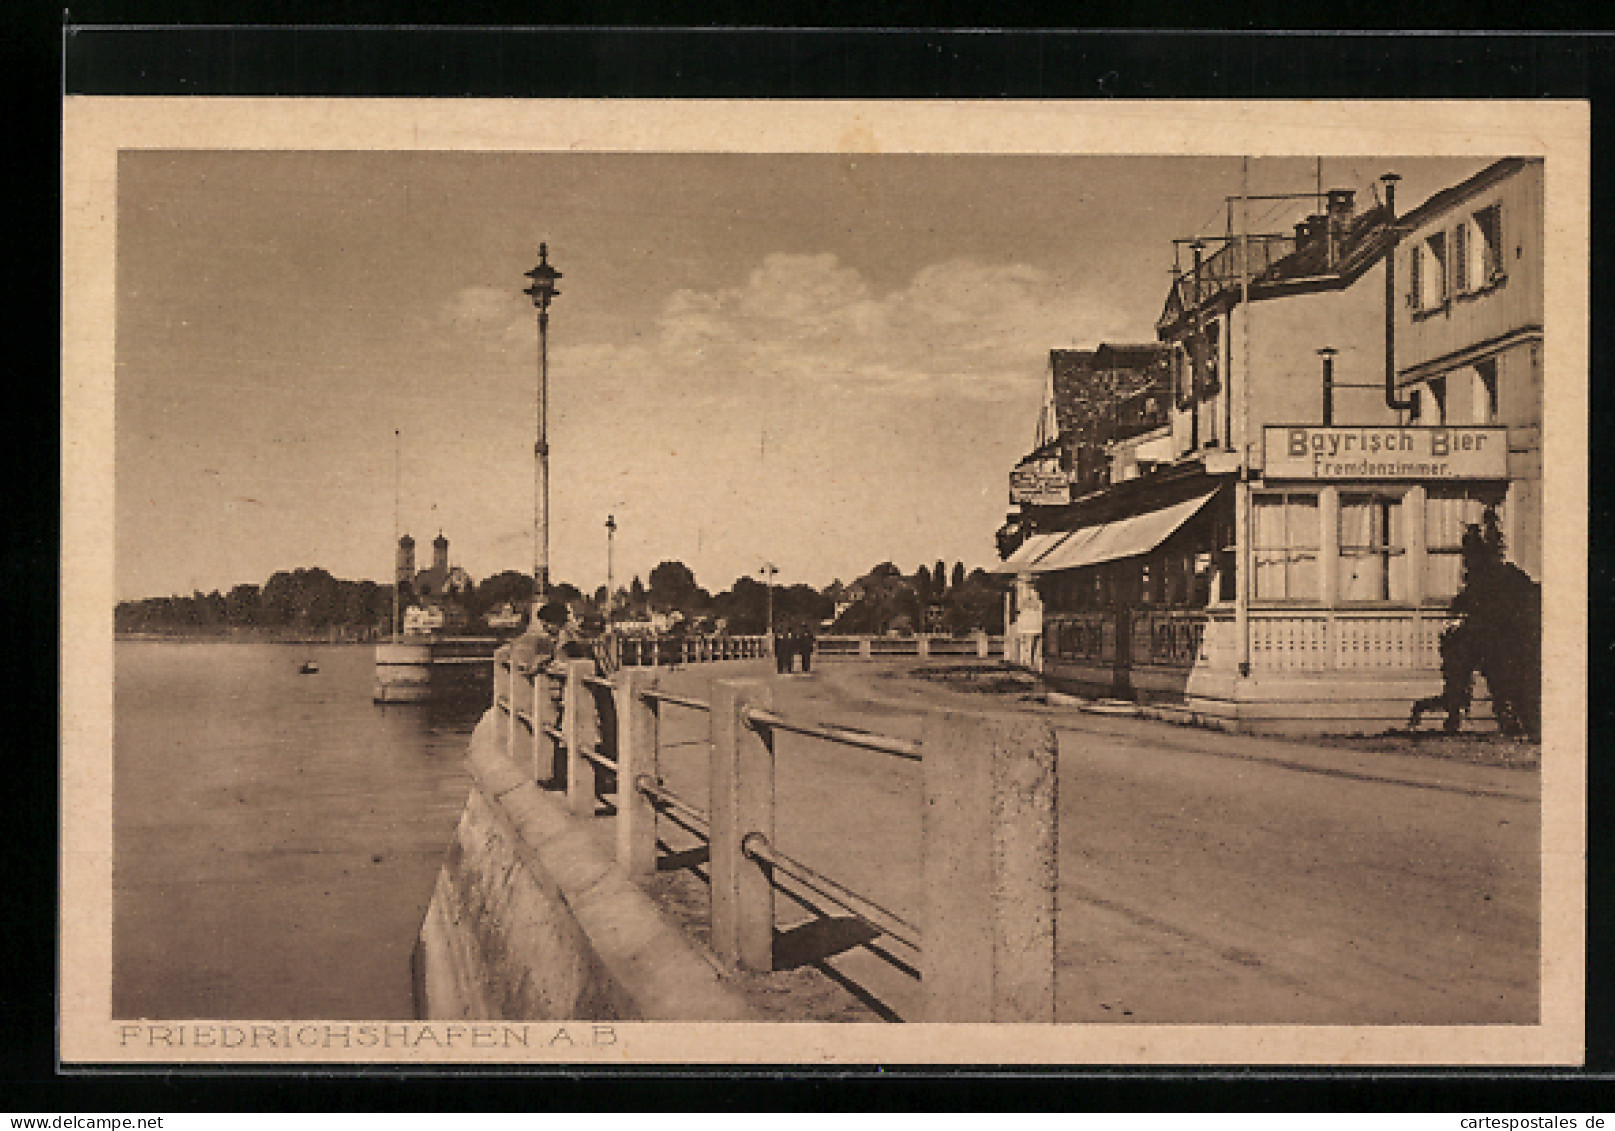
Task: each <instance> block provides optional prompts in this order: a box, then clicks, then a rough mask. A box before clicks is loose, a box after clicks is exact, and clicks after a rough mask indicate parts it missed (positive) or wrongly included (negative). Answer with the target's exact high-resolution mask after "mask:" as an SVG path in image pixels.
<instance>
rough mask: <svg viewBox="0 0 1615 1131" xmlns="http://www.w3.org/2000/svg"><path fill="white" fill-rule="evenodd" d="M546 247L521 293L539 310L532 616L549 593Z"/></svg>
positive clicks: (551, 276) (554, 274) (549, 291)
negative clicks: (528, 283) (527, 285)
mask: <svg viewBox="0 0 1615 1131" xmlns="http://www.w3.org/2000/svg"><path fill="white" fill-rule="evenodd" d="M549 255H550V249H549V245H548V244H543V243H541V244H539V245H538V266H537V267H534V268H533V269H532V270H531V271H527V272H524V274H525V275H526V277H527V278H529V279H531V280H532V281H533V285H532V286H530V287H528V288H527V289H526V290H524V291H522V293H523V294H525V295H529V296H531V297H532V300H533V305H534V306H535V307H537V308H538V440H537V442H536V443H534V445H533V457H534V460H533V462H534V470H533V617H532V622H531V623H532V624H534V625H536V624H537V623H538V610H539V608H540V607H541V606H542V605H543V603H544V599H545V598H546V597H547V596H549V591H550V442H549V378H550V373H549V370H550V365H549V332H550V302H551V300H552V299H554V298H555V296H556V295H558V294H560V293H561V292H560V291H558V290H556V289H555V280H557V279H559V278H560V277H561V273H560V272H559V271H557V270H556V269H555V268H553V267H551V266H550V260H549Z"/></svg>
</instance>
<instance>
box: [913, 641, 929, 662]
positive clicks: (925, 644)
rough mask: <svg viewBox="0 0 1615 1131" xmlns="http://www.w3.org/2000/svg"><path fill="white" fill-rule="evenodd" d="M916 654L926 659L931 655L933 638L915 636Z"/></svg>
mask: <svg viewBox="0 0 1615 1131" xmlns="http://www.w3.org/2000/svg"><path fill="white" fill-rule="evenodd" d="M914 654H915V655H916V656H918V657H919V658H920V659H922V660H924V659H926V658H928V657H929V656H930V655H931V640H930V638H929V637H926V636H916V637H915V638H914Z"/></svg>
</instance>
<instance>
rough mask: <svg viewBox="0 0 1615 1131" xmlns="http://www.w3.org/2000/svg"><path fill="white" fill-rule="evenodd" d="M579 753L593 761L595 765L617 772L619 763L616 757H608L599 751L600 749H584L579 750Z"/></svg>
mask: <svg viewBox="0 0 1615 1131" xmlns="http://www.w3.org/2000/svg"><path fill="white" fill-rule="evenodd" d="M578 753H579V754H581V755H583V756H584V757H585V758H587V759H588V760H589V761H591V762H593V763H594V764H595V765H597V766H599V767H600V768H601V769H606V770H610V771H611V772H612V773H616V772H617V763H616V761H615V760H614V759H611V758H608V757H606V756H605V755H604V754H602V753H600V751H598V750H588V749H584V750H579V751H578Z"/></svg>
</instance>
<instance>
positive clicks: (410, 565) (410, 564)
mask: <svg viewBox="0 0 1615 1131" xmlns="http://www.w3.org/2000/svg"><path fill="white" fill-rule="evenodd" d="M394 573H395V575H396V576H395V577H394V579H393V580H394V584H396V585H398V586H399V587H400V588H402V587H403V586H406V585H409V584H411V583H412V582H414V580H415V539H413V538H411V537H410V536H409V535H408V534H406V535H404V536H403V537H402V538H400V539H399V540H398V564H397V567H396V569H395V570H394Z"/></svg>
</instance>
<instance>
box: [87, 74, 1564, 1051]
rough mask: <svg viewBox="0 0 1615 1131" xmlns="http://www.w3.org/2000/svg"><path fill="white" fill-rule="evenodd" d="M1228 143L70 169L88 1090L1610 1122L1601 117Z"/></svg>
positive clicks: (939, 114)
mask: <svg viewBox="0 0 1615 1131" xmlns="http://www.w3.org/2000/svg"><path fill="white" fill-rule="evenodd" d="M1230 105H1231V106H1232V107H1233V112H1232V113H1231V114H1230V120H1229V121H1228V122H1227V123H1226V128H1225V129H1224V130H1223V131H1222V133H1221V134H1218V133H1213V134H1211V135H1209V141H1208V140H1207V138H1206V137H1202V139H1201V141H1200V143H1199V144H1198V145H1197V146H1193V147H1190V146H1186V145H1184V144H1183V143H1182V142H1181V140H1180V139H1181V122H1180V121H1179V120H1176V119H1174V118H1173V116H1172V114H1171V112H1170V111H1171V109H1172V107H1171V106H1170V105H1169V104H1158V105H1157V106H1155V107H1151V108H1150V110H1149V112H1148V113H1146V112H1144V111H1143V110H1141V109H1137V108H1136V107H1135V110H1136V114H1135V115H1132V116H1129V115H1125V114H1122V115H1118V114H1116V113H1114V108H1113V109H1112V110H1108V111H1101V110H1099V109H1086V108H1084V107H1082V106H1080V105H1078V104H1066V105H1065V106H1063V107H1061V108H1058V109H1057V110H1055V109H1050V108H1048V107H1044V108H1042V110H1041V111H1040V112H1038V113H1033V112H1032V111H1031V109H1030V108H1027V109H1023V110H1020V111H1017V112H1014V113H1012V112H1010V108H1005V107H996V108H993V107H985V106H975V107H971V106H954V107H945V106H932V107H923V108H922V107H882V106H881V105H880V104H870V105H864V106H861V107H860V106H856V105H847V106H841V107H829V106H826V107H819V108H813V107H796V108H793V109H791V110H785V109H784V108H773V107H768V106H766V105H761V104H753V105H749V106H744V107H731V108H729V110H728V112H729V113H731V114H733V115H734V118H733V120H729V119H725V118H724V117H723V114H722V113H719V112H717V110H714V111H713V113H712V114H711V116H708V117H702V116H700V115H699V114H694V115H681V114H680V113H679V108H678V107H677V106H675V105H671V104H661V105H658V106H655V107H650V106H645V105H643V104H632V103H627V104H618V105H617V106H616V107H613V108H611V109H610V110H606V109H604V108H602V109H601V110H600V112H599V115H598V116H597V117H595V118H592V119H591V118H587V116H585V120H584V121H583V123H582V124H579V122H578V120H577V119H576V118H572V119H569V120H563V118H562V116H561V115H558V114H556V113H555V112H554V109H553V107H550V108H545V107H539V106H527V107H523V106H520V105H506V106H501V107H492V106H486V105H483V104H474V105H470V106H468V105H466V104H461V105H460V106H458V107H455V108H453V110H452V111H440V108H436V107H427V108H426V109H423V108H422V107H421V106H415V107H413V108H410V107H406V106H399V107H394V108H390V109H389V110H388V111H387V113H386V114H383V115H380V116H379V117H378V120H381V121H384V122H385V126H384V127H379V126H377V125H376V124H375V123H372V122H369V121H368V120H362V119H363V116H362V115H354V116H352V117H344V116H342V115H332V114H322V113H321V112H320V111H319V109H318V104H317V103H316V104H315V105H312V106H303V107H281V106H274V105H273V104H271V103H265V104H263V105H260V106H256V107H242V106H228V105H219V106H217V107H216V109H217V112H218V114H217V117H216V118H209V117H206V116H205V115H201V114H198V113H196V112H195V110H194V108H193V107H187V108H185V109H184V110H178V109H176V108H175V107H174V106H172V105H169V104H167V103H165V102H163V100H151V101H150V102H147V103H144V104H142V103H140V102H139V101H121V102H120V101H119V100H110V99H107V100H97V99H85V100H77V102H76V104H75V100H72V99H70V100H69V103H68V125H69V129H68V134H67V138H68V166H67V170H68V173H67V180H68V185H69V192H68V194H67V197H66V202H67V203H66V207H67V216H68V221H67V224H68V227H69V229H70V231H69V238H68V240H67V245H66V254H67V270H66V272H65V273H64V279H65V289H66V294H67V298H66V299H65V300H64V313H65V318H66V324H65V326H64V403H65V404H66V405H67V407H66V408H65V409H64V453H66V454H67V458H68V459H69V461H70V462H69V464H68V465H67V467H66V468H65V469H64V543H65V545H66V547H67V555H66V557H65V558H64V609H65V610H66V613H65V614H64V655H74V654H76V655H78V656H80V657H81V658H82V661H83V672H82V674H81V675H75V676H72V677H70V678H65V679H64V702H65V703H66V704H67V706H68V708H69V710H68V715H69V717H70V718H71V720H72V721H71V723H70V724H69V725H67V726H65V727H64V747H63V759H64V763H63V764H64V778H63V780H64V803H65V808H64V848H65V849H66V853H65V855H64V873H63V874H64V906H63V934H64V978H63V982H64V985H63V990H64V1018H65V1020H64V1045H63V1052H64V1059H68V1060H72V1059H74V1058H75V1055H76V1056H78V1057H79V1058H82V1059H86V1060H105V1061H119V1060H128V1061H163V1062H167V1061H174V1062H185V1061H225V1062H230V1061H241V1062H262V1061H270V1062H274V1061H322V1060H323V1061H337V1062H342V1061H350V1060H351V1061H367V1060H368V1061H410V1060H420V1061H423V1062H453V1061H460V1060H484V1059H492V1060H497V1061H504V1062H520V1061H524V1060H532V1061H544V1062H554V1061H557V1060H559V1061H568V1060H571V1061H578V1062H588V1061H598V1060H614V1059H615V1060H620V1059H628V1060H635V1059H645V1060H657V1061H663V1062H665V1061H670V1060H681V1059H686V1058H687V1059H691V1060H697V1061H712V1060H719V1061H723V1060H727V1061H747V1060H757V1061H782V1060H784V1061H791V1060H805V1059H813V1060H821V1061H831V1062H834V1061H840V1060H845V1061H858V1060H864V1061H867V1060H883V1061H905V1060H907V1061H928V1060H960V1059H964V1060H978V1059H983V1058H990V1059H993V1060H996V1061H1001V1062H1015V1061H1025V1062H1048V1061H1059V1062H1067V1063H1111V1062H1124V1061H1125V1062H1139V1061H1143V1062H1176V1063H1205V1062H1227V1061H1234V1062H1296V1063H1352V1062H1359V1063H1366V1062H1392V1063H1432V1062H1435V1063H1485V1062H1514V1063H1526V1062H1530V1063H1576V1062H1578V1061H1579V1057H1580V1051H1579V1050H1580V1044H1579V1040H1580V1024H1581V1001H1580V998H1579V993H1580V985H1581V969H1580V963H1581V961H1582V958H1581V953H1582V952H1581V942H1580V930H1581V927H1580V924H1581V922H1582V916H1583V910H1584V909H1583V907H1582V906H1581V903H1580V900H1581V898H1582V895H1581V891H1582V888H1581V886H1580V885H1581V880H1580V871H1579V869H1580V867H1581V863H1580V853H1581V843H1582V838H1583V837H1584V829H1583V827H1582V824H1581V820H1582V818H1581V816H1580V813H1581V809H1580V804H1581V799H1582V797H1583V784H1582V782H1583V778H1584V769H1585V749H1584V737H1583V715H1582V714H1581V712H1582V711H1583V710H1584V695H1585V690H1584V688H1585V684H1584V680H1583V676H1582V671H1583V665H1584V645H1583V643H1582V635H1583V633H1584V624H1585V620H1584V618H1585V609H1584V605H1583V604H1581V603H1580V602H1581V601H1582V600H1583V598H1582V596H1581V593H1582V591H1581V590H1580V589H1579V588H1577V586H1579V585H1580V582H1576V583H1575V584H1574V585H1568V586H1567V584H1566V580H1565V579H1566V578H1567V576H1568V575H1570V574H1572V573H1574V572H1576V571H1578V570H1579V569H1580V568H1581V566H1582V563H1583V562H1584V560H1585V504H1584V491H1585V484H1584V483H1579V482H1577V480H1576V476H1577V474H1578V471H1577V469H1578V468H1579V467H1580V466H1582V465H1581V463H1580V462H1579V461H1581V460H1582V459H1584V455H1585V453H1584V451H1583V450H1582V447H1580V446H1584V443H1585V441H1584V440H1583V439H1582V436H1583V435H1584V431H1583V430H1584V424H1585V407H1584V405H1585V391H1586V368H1585V318H1586V310H1585V281H1586V271H1587V252H1586V246H1585V242H1584V240H1585V227H1584V225H1585V218H1584V216H1581V217H1576V218H1574V219H1573V220H1571V221H1566V220H1564V219H1563V217H1564V216H1565V215H1566V214H1567V211H1568V213H1569V214H1570V215H1572V216H1574V213H1575V207H1576V205H1577V204H1578V202H1579V203H1580V205H1581V206H1582V210H1583V212H1584V211H1585V199H1586V117H1585V113H1584V112H1583V111H1582V110H1581V109H1580V108H1577V107H1574V106H1566V105H1562V104H1539V105H1537V106H1535V107H1526V106H1495V107H1492V108H1491V109H1492V111H1493V112H1494V114H1495V126H1494V127H1493V128H1491V129H1490V130H1488V129H1487V128H1486V121H1487V119H1486V117H1485V114H1479V115H1478V117H1477V119H1476V120H1477V122H1478V125H1477V126H1476V128H1473V129H1471V130H1470V131H1469V132H1468V133H1467V134H1466V135H1464V136H1463V137H1461V138H1459V137H1457V136H1456V135H1455V134H1454V133H1453V132H1451V131H1450V130H1446V131H1443V130H1440V129H1436V128H1432V129H1431V130H1430V131H1428V132H1427V133H1425V134H1420V133H1419V132H1418V131H1417V129H1416V128H1415V126H1416V122H1417V118H1418V114H1419V112H1420V110H1421V107H1420V105H1419V104H1410V105H1409V106H1406V107H1403V108H1401V109H1400V110H1399V111H1398V116H1397V117H1396V118H1395V119H1394V120H1395V122H1396V128H1395V129H1390V128H1386V129H1385V130H1384V131H1383V135H1382V136H1381V135H1376V134H1375V129H1376V121H1377V119H1375V117H1374V114H1373V113H1372V112H1361V111H1359V112H1356V113H1348V112H1346V111H1345V109H1344V108H1342V107H1338V106H1337V107H1333V108H1331V107H1330V106H1328V105H1326V104H1323V105H1319V106H1317V107H1314V108H1312V109H1311V110H1309V112H1308V113H1306V114H1292V115H1289V116H1282V115H1281V116H1278V117H1277V118H1269V117H1267V116H1264V112H1263V109H1262V107H1260V106H1259V105H1253V104H1230ZM1423 109H1424V110H1425V112H1427V113H1429V114H1431V115H1433V120H1434V121H1441V120H1444V119H1443V118H1442V112H1441V111H1440V110H1439V108H1438V107H1424V108H1423ZM1193 113H1196V114H1199V115H1201V116H1205V115H1207V114H1208V113H1210V110H1209V109H1208V108H1207V107H1205V106H1200V107H1198V109H1196V110H1194V111H1193ZM950 114H951V115H953V117H952V118H951V119H950V117H949V115H950ZM1084 115H1087V116H1086V117H1084ZM1410 115H1411V118H1412V120H1413V122H1414V123H1415V126H1410V124H1409V117H1410ZM1391 120H1392V119H1391V118H1390V117H1387V118H1386V121H1387V122H1389V121H1391ZM748 125H749V126H750V127H751V128H749V129H747V128H740V127H742V126H748ZM1320 125H1321V126H1330V125H1332V126H1333V127H1334V128H1333V129H1332V130H1331V129H1323V130H1315V129H1314V127H1316V126H1320ZM758 127H767V128H758ZM770 128H771V129H773V130H776V131H777V133H774V134H771V133H770V132H769V129H770ZM1017 129H1019V130H1020V131H1022V132H1020V133H1017V132H1016V131H1017ZM1309 129H1312V130H1314V132H1313V133H1308V132H1307V131H1308V130H1309ZM524 130H525V131H526V132H525V133H524ZM568 138H570V140H567V139H568ZM759 139H764V140H761V141H760V140H759ZM939 139H946V140H939ZM1365 139H1377V140H1376V141H1375V143H1374V144H1368V143H1366V142H1365ZM899 142H901V144H899ZM75 146H77V148H75ZM81 203H82V204H83V207H82V208H80V207H79V206H80V205H81ZM98 209H99V211H97V210H98ZM1578 225H1580V226H1578ZM75 256H79V257H81V258H79V259H75ZM81 262H82V263H84V264H87V265H90V266H87V267H86V268H85V269H84V270H83V271H79V270H78V269H76V266H75V265H76V264H77V263H81ZM97 271H99V272H101V273H102V274H101V275H97V274H96V272H97ZM1556 302H1557V303H1562V304H1563V305H1556ZM1556 445H1558V447H1556ZM92 448H94V449H96V450H95V451H94V454H83V455H82V457H81V458H80V459H78V460H76V461H75V457H74V453H75V452H78V453H88V452H89V451H90V449H92ZM75 647H78V648H80V649H81V650H80V651H78V652H77V653H74V652H73V649H74V648H75ZM75 706H76V707H79V708H82V711H80V712H78V713H75V712H74V711H73V708H74V707H75ZM780 1023H788V1024H780ZM962 1050H968V1051H963V1052H962Z"/></svg>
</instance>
